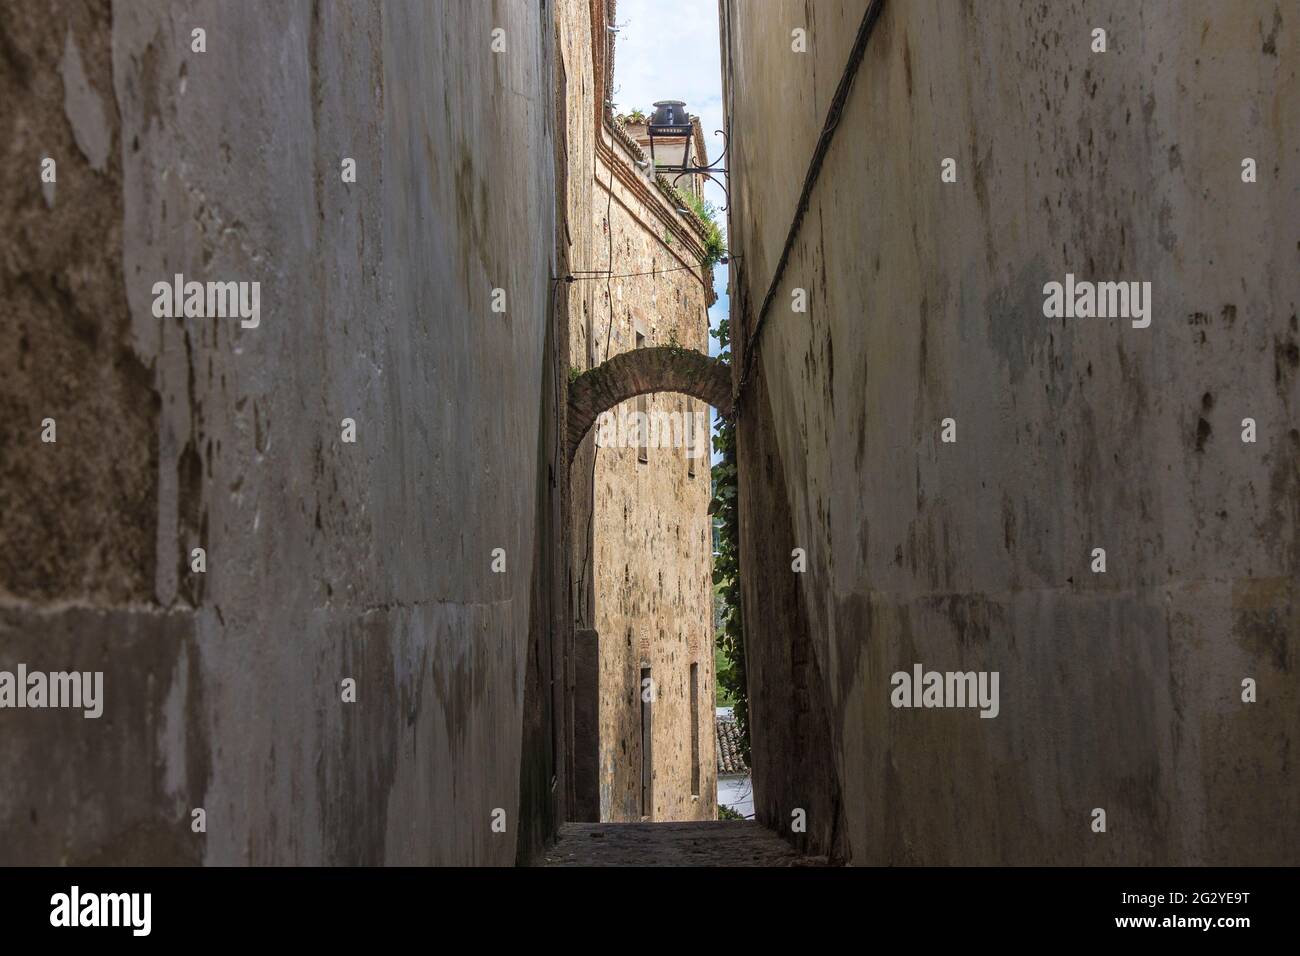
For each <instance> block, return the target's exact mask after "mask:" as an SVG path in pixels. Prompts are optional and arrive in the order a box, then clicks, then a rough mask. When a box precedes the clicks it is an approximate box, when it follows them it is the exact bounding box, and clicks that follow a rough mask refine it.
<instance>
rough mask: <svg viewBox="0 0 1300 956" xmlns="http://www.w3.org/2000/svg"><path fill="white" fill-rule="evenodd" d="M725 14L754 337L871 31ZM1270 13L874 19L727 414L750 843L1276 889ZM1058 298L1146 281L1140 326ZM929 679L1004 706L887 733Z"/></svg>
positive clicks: (1277, 642)
mask: <svg viewBox="0 0 1300 956" xmlns="http://www.w3.org/2000/svg"><path fill="white" fill-rule="evenodd" d="M721 7H722V14H723V19H724V31H725V37H726V39H724V45H725V46H726V47H727V50H726V56H727V58H728V60H727V68H726V72H727V74H728V75H727V78H726V82H727V98H728V107H729V121H730V124H731V134H732V144H733V150H734V152H733V163H732V169H733V179H732V197H733V208H732V221H731V233H730V235H731V246H732V249H733V251H734V252H736V253H737V254H738V256H739V258H740V263H739V264H740V266H741V268H739V269H738V270H733V273H732V288H733V309H734V310H735V311H734V312H733V315H734V316H735V318H736V321H733V327H735V326H738V325H740V324H741V322H742V321H743V322H744V323H746V324H747V325H748V326H750V327H752V324H753V322H754V320H755V318H756V312H757V310H758V307H759V304H760V303H761V301H762V299H763V296H764V293H765V292H766V290H767V287H768V284H769V282H770V281H771V278H772V275H773V270H774V268H775V264H776V262H777V259H778V257H779V254H780V251H781V247H782V244H783V242H784V241H785V236H786V232H787V228H788V226H789V223H790V221H791V217H792V214H793V211H794V206H795V201H796V198H797V196H798V192H799V189H800V186H801V184H802V182H803V178H804V172H805V170H806V168H807V164H808V161H809V158H810V157H811V155H812V152H813V145H814V142H815V140H816V137H817V135H818V133H819V132H820V129H821V127H822V124H823V121H824V118H825V114H826V110H827V107H828V104H829V102H830V98H831V95H832V93H833V91H834V88H835V86H836V84H837V83H838V82H839V78H840V72H841V70H842V67H843V64H844V63H845V61H846V59H847V56H848V51H849V47H850V45H851V43H852V40H853V36H854V33H855V31H856V29H857V24H858V22H859V20H860V18H861V16H862V12H863V9H864V7H865V4H864V3H862V2H860V0H859V2H836V0H818V2H815V3H811V4H805V3H803V2H794V0H761V2H760V0H723V2H722V4H721ZM1293 19H1294V18H1289V16H1288V12H1287V10H1286V8H1285V7H1284V6H1282V5H1278V4H1276V3H1273V2H1258V3H1246V4H1232V5H1224V4H1217V3H1192V4H1172V3H1170V4H1157V5H1143V6H1141V7H1138V6H1135V5H1130V4H1122V3H1103V4H1088V5H1087V6H1086V8H1085V7H1084V5H1082V4H1077V3H1069V4H1047V5H1039V6H1035V7H1033V8H1022V7H1020V6H1016V5H1010V4H984V5H960V6H958V5H950V4H943V3H937V2H936V3H931V2H908V3H897V2H896V3H888V4H887V5H886V6H885V8H884V12H883V14H882V16H881V20H880V22H879V24H878V25H877V28H876V30H875V33H874V35H873V36H872V37H871V40H870V44H869V46H868V49H867V53H866V57H865V60H864V62H863V64H862V67H861V70H860V72H859V75H858V77H857V80H856V85H855V87H854V89H853V92H852V95H851V97H850V99H849V100H848V103H847V106H846V109H845V112H844V114H843V117H842V119H841V121H840V124H839V127H838V130H837V133H836V138H835V140H834V143H833V145H832V147H831V150H830V153H829V154H828V157H827V160H826V164H825V168H824V169H823V171H822V173H821V178H820V180H819V182H818V185H817V187H816V190H815V192H814V194H813V197H812V203H811V206H810V208H809V211H808V213H807V217H806V218H805V220H804V223H803V226H802V229H801V231H800V234H799V238H798V241H797V242H796V244H795V247H794V249H793V253H792V257H791V260H790V263H789V266H788V268H787V270H786V272H785V276H784V280H783V282H782V285H781V287H780V288H779V289H778V290H777V294H776V297H775V308H774V309H773V311H772V314H771V316H770V318H769V320H768V324H767V328H766V331H765V332H764V333H763V338H762V341H761V358H760V359H759V360H757V362H756V366H755V368H756V371H755V375H756V376H757V379H756V382H755V383H754V384H753V385H752V386H751V387H750V389H749V390H748V391H747V392H746V394H745V395H744V396H743V398H742V405H741V408H740V412H739V414H740V440H739V451H740V468H741V473H742V509H743V524H742V543H743V547H744V552H743V567H744V573H745V577H746V580H745V601H746V605H745V627H746V639H747V644H748V651H749V662H750V667H749V671H750V680H751V687H750V691H751V695H752V697H753V708H754V709H753V715H754V716H753V721H754V726H755V758H754V769H755V786H756V795H757V806H758V808H759V815H760V817H761V818H762V819H764V820H765V821H766V822H768V823H769V824H771V825H774V826H778V827H782V828H784V829H786V830H788V825H789V821H790V812H791V810H792V809H793V808H795V807H803V808H806V809H807V810H808V812H809V817H810V818H809V822H808V828H809V833H808V836H807V838H806V839H808V840H809V841H810V842H812V843H813V844H815V845H816V846H819V847H822V848H826V847H832V848H834V849H836V850H838V852H840V853H841V854H843V855H845V856H848V857H849V858H851V859H852V860H853V861H855V862H866V863H1030V862H1033V863H1121V862H1123V863H1135V864H1148V863H1179V864H1190V863H1284V862H1285V863H1295V862H1297V856H1296V847H1297V846H1300V831H1297V822H1296V821H1297V820H1300V812H1298V811H1300V788H1297V786H1296V776H1295V769H1294V755H1293V751H1294V747H1295V742H1296V740H1297V739H1300V716H1298V715H1300V708H1298V707H1297V704H1298V703H1300V701H1298V700H1297V686H1296V670H1295V667H1296V663H1295V642H1296V638H1297V635H1300V594H1297V580H1298V579H1300V430H1298V429H1300V393H1298V390H1297V389H1298V386H1297V376H1298V375H1300V368H1298V365H1300V362H1298V361H1297V358H1296V356H1297V354H1298V351H1297V350H1298V349H1300V329H1298V328H1297V324H1296V318H1295V316H1296V310H1297V299H1300V279H1298V278H1297V277H1298V276H1300V271H1298V270H1297V261H1296V254H1297V248H1300V246H1298V245H1297V235H1296V225H1295V224H1296V223H1297V222H1300V190H1297V188H1296V177H1295V170H1296V169H1297V168H1300V129H1298V128H1297V125H1298V122H1300V121H1298V120H1297V116H1296V113H1295V110H1294V109H1289V108H1288V105H1289V104H1290V103H1293V102H1294V101H1295V99H1296V96H1297V94H1298V93H1300V89H1297V79H1296V73H1295V64H1296V62H1297V55H1298V54H1300V33H1298V32H1297V26H1298V24H1297V23H1295V22H1292V20H1293ZM1098 26H1101V27H1104V28H1105V29H1106V30H1107V31H1108V40H1109V47H1110V49H1109V51H1108V52H1106V53H1104V54H1093V53H1091V52H1090V50H1089V44H1090V40H1091V30H1092V29H1093V28H1094V27H1098ZM796 27H804V28H806V29H807V31H808V38H809V52H808V53H806V54H797V53H793V52H791V50H790V30H791V29H794V28H796ZM778 129H779V135H778ZM1246 156H1250V157H1254V158H1255V159H1256V160H1257V161H1258V167H1259V182H1258V183H1256V184H1253V185H1248V184H1243V183H1242V181H1241V178H1240V173H1241V160H1242V158H1243V157H1246ZM944 157H954V158H956V160H957V169H958V180H957V182H956V183H954V184H943V183H941V182H940V178H939V172H940V162H941V160H942V159H943V158H944ZM1067 272H1073V273H1074V274H1076V276H1078V277H1080V278H1087V279H1094V280H1106V279H1127V280H1149V281H1150V282H1151V283H1152V288H1153V297H1154V312H1153V319H1152V323H1151V326H1150V328H1147V329H1135V328H1132V327H1131V325H1130V324H1129V323H1128V322H1127V321H1117V320H1100V319H1063V320H1062V319H1057V320H1051V319H1046V318H1044V316H1043V312H1042V304H1043V295H1042V288H1043V284H1044V283H1045V282H1046V281H1048V280H1050V279H1056V280H1063V279H1064V276H1065V274H1066V273H1067ZM796 287H801V288H804V289H806V290H808V293H809V302H810V308H809V312H808V314H796V313H792V312H791V309H790V303H791V292H792V290H793V289H794V288H796ZM950 416H951V417H953V418H955V419H956V421H957V438H958V440H957V442H956V443H955V444H943V443H941V442H940V441H939V428H940V421H941V420H942V419H943V418H945V417H950ZM1245 417H1252V418H1254V419H1256V421H1257V422H1258V430H1259V440H1258V443H1256V444H1243V443H1242V442H1241V441H1240V437H1239V436H1240V432H1241V420H1242V419H1243V418H1245ZM758 476H765V478H766V480H765V481H763V480H760V478H759V477H758ZM756 483H757V484H756ZM746 489H748V493H746ZM773 489H777V491H775V492H774V491H773ZM765 494H766V495H772V494H779V495H780V498H778V499H777V500H775V501H772V500H770V499H768V500H765V499H764V495H765ZM781 499H783V500H781ZM786 514H788V522H789V526H788V530H785V518H784V517H783V515H786ZM767 529H772V530H771V533H769V534H764V533H763V532H764V531H765V530H767ZM794 547H803V548H806V549H807V551H808V557H809V568H808V571H807V573H806V574H803V575H793V574H792V573H791V571H790V560H791V559H790V551H791V549H792V548H794ZM1094 547H1104V548H1105V549H1106V552H1107V571H1106V573H1105V574H1094V573H1092V572H1091V570H1090V566H1089V565H1090V559H1091V552H1092V549H1093V548H1094ZM791 579H793V581H792V580H791ZM805 641H806V642H807V644H808V646H809V647H810V649H811V655H810V660H809V663H808V664H807V665H806V666H804V667H803V668H802V670H803V676H802V677H800V675H799V671H800V668H799V666H798V664H797V661H796V660H795V658H796V657H797V654H796V653H795V652H793V651H792V650H791V647H792V646H796V647H797V646H798V645H800V644H801V643H803V642H805ZM915 662H921V663H923V664H924V665H925V666H926V667H927V668H932V669H937V670H962V671H965V670H996V671H999V672H1000V675H1001V713H1000V715H999V716H998V717H997V718H996V719H992V720H983V719H980V718H979V717H978V716H977V715H976V713H975V712H974V711H971V710H896V709H893V708H891V707H890V704H889V694H890V675H891V674H892V673H893V672H895V671H897V670H909V669H910V668H911V666H912V664H913V663H915ZM1246 677H1251V678H1254V679H1255V680H1256V681H1257V682H1258V688H1259V700H1258V702H1257V703H1254V704H1247V703H1243V702H1242V700H1241V696H1240V695H1241V681H1242V679H1243V678H1246ZM799 686H802V687H803V688H806V692H801V691H800V690H791V688H792V687H799ZM822 720H824V721H825V722H826V724H827V725H828V727H829V734H828V736H827V738H826V743H825V751H826V752H825V754H824V758H823V756H822V755H819V754H814V755H811V756H809V755H807V754H801V753H800V752H799V750H798V749H797V748H796V746H795V742H796V741H797V740H798V739H800V734H802V733H804V731H801V730H799V728H801V727H803V728H806V727H808V726H814V727H815V726H816V725H817V724H818V722H819V721H822ZM822 764H824V766H822V767H821V770H820V772H819V773H816V774H811V775H810V774H808V773H807V772H806V769H807V767H809V766H810V765H811V766H812V767H814V769H816V768H817V767H818V766H819V765H822ZM837 794H842V799H840V800H838V801H837V799H836V796H837ZM1096 807H1101V808H1105V810H1106V812H1107V815H1108V832H1106V833H1105V834H1096V833H1093V832H1092V831H1091V829H1090V823H1091V821H1092V817H1091V812H1092V810H1093V808H1096ZM828 818H829V819H828Z"/></svg>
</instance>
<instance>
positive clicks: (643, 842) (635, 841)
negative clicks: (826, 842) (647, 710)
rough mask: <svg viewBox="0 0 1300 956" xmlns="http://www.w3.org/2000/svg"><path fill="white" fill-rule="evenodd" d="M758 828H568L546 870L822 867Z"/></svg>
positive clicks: (723, 824)
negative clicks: (649, 867) (609, 867)
mask: <svg viewBox="0 0 1300 956" xmlns="http://www.w3.org/2000/svg"><path fill="white" fill-rule="evenodd" d="M825 863H826V861H825V859H824V858H821V857H804V856H800V855H799V853H798V852H796V851H795V849H794V848H793V847H791V846H790V844H788V843H786V842H785V841H784V840H782V839H781V838H780V837H778V836H777V835H776V834H775V833H773V832H772V831H771V830H769V829H767V828H766V827H764V826H761V825H759V824H757V823H751V822H748V821H739V820H706V821H700V822H697V823H566V824H564V825H563V826H562V827H560V834H559V839H557V840H556V843H555V846H553V847H551V848H550V849H549V850H548V851H547V853H546V864H545V865H546V866H824V865H825Z"/></svg>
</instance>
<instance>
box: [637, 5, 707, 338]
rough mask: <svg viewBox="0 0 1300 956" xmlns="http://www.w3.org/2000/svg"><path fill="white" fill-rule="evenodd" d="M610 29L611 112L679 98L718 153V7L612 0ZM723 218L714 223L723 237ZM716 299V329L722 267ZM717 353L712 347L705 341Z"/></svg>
mask: <svg viewBox="0 0 1300 956" xmlns="http://www.w3.org/2000/svg"><path fill="white" fill-rule="evenodd" d="M615 26H617V27H618V28H619V32H618V35H617V38H616V40H615V44H616V48H615V55H614V95H613V97H612V99H613V100H614V104H615V110H616V112H619V113H626V112H628V111H629V110H632V109H637V108H639V109H641V110H643V111H645V112H647V113H648V112H650V109H651V106H652V104H653V103H654V101H655V100H683V101H684V102H685V103H686V108H687V109H688V110H689V111H690V112H692V113H694V114H696V115H697V116H699V118H700V124H701V125H702V126H703V127H704V135H705V142H706V143H707V146H708V150H709V159H710V160H713V159H716V158H717V157H718V155H719V154H720V153H721V152H722V137H721V136H715V135H714V134H713V131H714V130H715V129H722V67H721V57H720V55H719V52H718V8H717V4H716V3H715V2H714V0H618V13H617V21H616V22H615ZM705 196H706V198H707V199H709V201H711V202H712V203H713V204H714V205H715V206H717V207H719V208H721V206H722V205H723V203H724V202H725V200H724V198H723V194H722V190H721V189H719V188H718V187H717V186H715V185H714V184H712V183H709V182H706V183H705ZM725 218H726V214H725V213H721V214H720V215H719V224H720V225H721V226H722V230H723V233H724V235H725V233H726V222H725ZM713 275H714V288H715V290H716V291H717V293H718V301H717V303H716V304H715V305H714V306H713V308H712V309H710V310H709V320H710V323H711V324H712V325H716V324H717V321H718V319H719V318H720V317H722V316H725V315H726V314H727V305H728V303H727V296H726V289H727V267H726V266H717V267H716V268H715V269H714V270H713ZM710 351H711V352H716V351H717V343H716V342H711V343H710Z"/></svg>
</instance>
